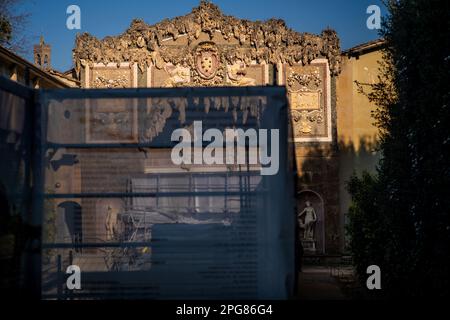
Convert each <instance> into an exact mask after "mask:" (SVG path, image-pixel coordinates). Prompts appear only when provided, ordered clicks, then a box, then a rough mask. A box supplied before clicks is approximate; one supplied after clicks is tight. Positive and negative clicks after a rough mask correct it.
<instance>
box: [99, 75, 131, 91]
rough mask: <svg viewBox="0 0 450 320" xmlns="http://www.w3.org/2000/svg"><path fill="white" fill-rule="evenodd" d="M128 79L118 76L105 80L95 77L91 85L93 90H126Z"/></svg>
mask: <svg viewBox="0 0 450 320" xmlns="http://www.w3.org/2000/svg"><path fill="white" fill-rule="evenodd" d="M128 82H129V81H128V78H127V77H126V76H119V77H117V78H116V79H106V78H105V77H103V76H97V77H95V79H94V82H93V83H92V87H93V88H109V89H112V88H126V87H127V86H128Z"/></svg>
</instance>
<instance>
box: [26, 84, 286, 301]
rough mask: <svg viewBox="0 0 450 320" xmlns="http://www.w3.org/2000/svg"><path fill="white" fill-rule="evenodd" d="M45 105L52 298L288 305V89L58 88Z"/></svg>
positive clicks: (41, 135)
mask: <svg viewBox="0 0 450 320" xmlns="http://www.w3.org/2000/svg"><path fill="white" fill-rule="evenodd" d="M39 101H40V116H39V119H36V121H39V123H40V124H42V125H41V126H40V127H39V132H38V135H37V140H38V141H39V146H40V148H39V150H38V153H39V155H40V157H39V159H40V162H39V167H40V172H39V174H37V177H38V181H37V182H36V183H37V185H38V186H39V188H40V190H42V194H41V196H40V198H39V199H38V201H37V203H36V206H35V208H37V210H41V213H42V221H43V234H42V238H43V244H42V268H41V277H42V286H41V292H42V297H43V298H44V299H109V298H113V299H117V298H120V299H147V298H148V299H284V298H287V297H288V296H289V295H290V294H291V293H292V291H293V286H294V229H295V212H294V208H293V203H294V202H293V196H294V194H293V192H294V191H293V177H294V176H293V173H292V168H291V164H292V161H290V159H291V156H292V154H291V148H290V144H289V141H291V139H290V138H289V137H288V132H290V130H289V128H288V110H287V102H286V92H285V90H284V89H282V88H275V87H264V88H259V87H255V88H198V89H192V88H186V89H167V90H166V89H144V90H142V89H137V90H50V91H42V92H41V93H40V97H39ZM68 268H69V271H70V272H67V271H68ZM78 271H79V274H80V279H81V280H80V282H79V283H77V281H75V280H73V279H75V277H71V276H73V275H75V274H77V272H78ZM74 286H75V287H74Z"/></svg>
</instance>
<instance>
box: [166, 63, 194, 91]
mask: <svg viewBox="0 0 450 320" xmlns="http://www.w3.org/2000/svg"><path fill="white" fill-rule="evenodd" d="M164 70H165V71H166V72H167V74H168V75H169V78H168V79H166V80H165V81H164V83H163V87H165V88H173V87H180V86H184V85H186V84H188V83H189V82H190V81H191V71H190V69H189V68H185V67H181V66H174V65H172V64H167V65H166V66H165V67H164Z"/></svg>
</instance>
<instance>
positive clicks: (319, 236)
mask: <svg viewBox="0 0 450 320" xmlns="http://www.w3.org/2000/svg"><path fill="white" fill-rule="evenodd" d="M307 201H309V202H310V205H311V207H312V208H314V212H315V213H316V216H317V221H316V223H315V226H314V242H315V243H314V248H311V244H310V243H309V242H308V241H305V240H304V231H305V230H304V229H303V228H301V227H300V228H298V230H299V235H298V236H299V239H300V240H302V243H303V246H304V250H305V254H324V253H325V211H324V202H323V198H322V197H321V196H320V195H319V194H318V193H317V192H315V191H312V190H302V191H300V192H299V193H298V194H297V218H298V217H299V215H300V214H301V213H302V212H303V211H304V210H305V208H306V207H307V204H306V203H307ZM301 220H302V222H303V223H304V222H305V215H303V216H302V217H301ZM297 221H298V219H297Z"/></svg>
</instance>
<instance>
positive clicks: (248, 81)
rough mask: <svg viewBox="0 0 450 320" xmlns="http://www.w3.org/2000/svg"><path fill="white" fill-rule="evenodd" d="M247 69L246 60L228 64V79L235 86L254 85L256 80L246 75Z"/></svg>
mask: <svg viewBox="0 0 450 320" xmlns="http://www.w3.org/2000/svg"><path fill="white" fill-rule="evenodd" d="M246 75H247V71H246V66H245V64H244V62H242V61H240V62H237V63H235V64H232V65H228V66H227V76H228V78H227V80H228V83H229V84H231V85H233V86H254V85H256V80H255V79H252V78H250V77H246Z"/></svg>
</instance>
